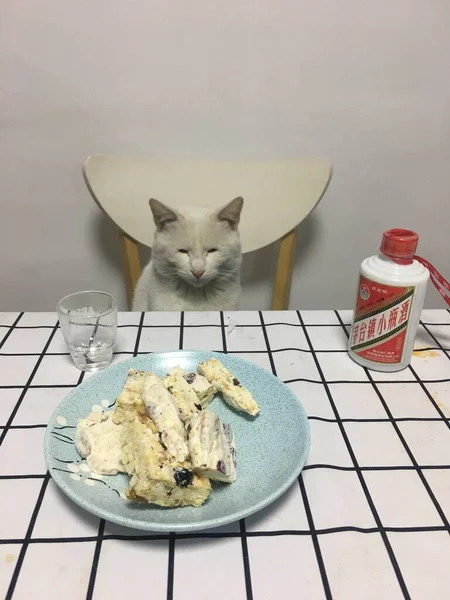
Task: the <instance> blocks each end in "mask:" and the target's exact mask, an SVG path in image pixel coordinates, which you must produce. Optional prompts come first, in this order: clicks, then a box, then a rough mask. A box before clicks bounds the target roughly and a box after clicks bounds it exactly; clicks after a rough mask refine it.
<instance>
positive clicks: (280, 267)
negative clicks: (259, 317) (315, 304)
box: [272, 229, 297, 310]
mask: <svg viewBox="0 0 450 600" xmlns="http://www.w3.org/2000/svg"><path fill="white" fill-rule="evenodd" d="M296 237H297V234H296V230H295V229H293V230H292V231H290V232H289V233H287V234H286V235H285V236H283V237H282V238H281V240H280V247H279V250H278V261H277V271H276V273H275V281H274V286H273V295H272V310H287V309H288V308H289V297H290V294H291V283H292V270H293V267H294V250H295V240H296Z"/></svg>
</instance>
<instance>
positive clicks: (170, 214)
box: [150, 198, 178, 231]
mask: <svg viewBox="0 0 450 600" xmlns="http://www.w3.org/2000/svg"><path fill="white" fill-rule="evenodd" d="M150 208H151V210H152V213H153V220H154V221H155V225H156V228H157V230H158V231H161V230H162V229H164V227H165V226H166V225H168V224H169V223H172V222H173V221H176V220H177V218H178V217H177V214H176V212H174V211H173V210H172V209H171V208H169V207H168V206H166V205H165V204H163V203H162V202H160V201H159V200H155V198H150Z"/></svg>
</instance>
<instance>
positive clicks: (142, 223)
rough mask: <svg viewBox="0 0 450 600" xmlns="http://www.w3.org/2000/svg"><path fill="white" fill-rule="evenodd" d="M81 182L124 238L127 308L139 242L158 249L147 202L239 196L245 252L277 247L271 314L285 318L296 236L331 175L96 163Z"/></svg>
mask: <svg viewBox="0 0 450 600" xmlns="http://www.w3.org/2000/svg"><path fill="white" fill-rule="evenodd" d="M83 174H84V179H85V181H86V185H87V187H88V189H89V191H90V193H91V195H92V197H93V198H94V200H95V201H96V202H97V204H98V205H99V206H100V207H101V208H102V210H103V211H104V212H106V214H108V215H109V217H110V218H111V219H112V220H113V221H114V222H115V223H116V224H117V225H118V227H119V229H120V231H121V234H120V239H121V247H122V253H123V257H124V269H125V283H126V289H127V297H128V304H129V306H130V307H131V302H132V298H133V292H134V289H135V286H136V284H137V281H138V279H139V276H140V273H141V266H140V262H139V252H138V245H137V242H139V243H141V244H143V245H145V246H148V247H151V245H152V243H153V235H154V231H155V228H154V224H153V220H152V218H151V213H150V208H149V199H150V198H156V199H158V200H161V201H162V202H164V203H166V204H168V205H169V206H172V207H174V208H175V209H176V208H182V207H183V205H184V206H186V205H200V206H206V207H217V206H220V205H221V204H226V202H228V201H230V200H232V199H233V198H235V197H236V196H242V197H243V198H244V202H245V204H244V210H243V213H242V219H241V223H240V225H239V229H240V232H241V239H242V250H243V252H251V251H253V250H257V249H259V248H263V247H264V246H267V245H268V244H270V243H272V242H275V241H276V240H280V244H279V251H278V263H277V271H276V275H275V281H274V290H273V298H272V309H273V310H282V309H285V308H288V305H289V294H290V285H291V280H292V270H293V262H294V249H295V229H296V227H297V225H298V224H299V223H300V222H301V221H302V220H303V219H304V218H305V217H306V216H307V215H308V214H309V213H310V212H311V211H312V209H313V208H314V207H315V206H316V205H317V203H318V202H319V200H320V199H321V197H322V196H323V194H324V192H325V190H326V188H327V186H328V183H329V181H330V179H331V174H332V167H331V164H330V162H329V161H328V160H326V159H323V158H316V159H311V158H308V159H291V160H280V161H270V162H245V161H244V162H227V161H216V162H213V161H191V160H177V161H175V160H161V159H154V158H125V157H119V156H108V155H94V156H90V157H89V158H88V159H87V160H86V162H85V164H84V167H83Z"/></svg>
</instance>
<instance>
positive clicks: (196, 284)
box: [185, 279, 211, 290]
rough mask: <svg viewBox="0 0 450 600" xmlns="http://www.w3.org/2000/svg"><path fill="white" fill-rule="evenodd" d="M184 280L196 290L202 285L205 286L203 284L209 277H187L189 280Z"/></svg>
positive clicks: (207, 281) (205, 283)
mask: <svg viewBox="0 0 450 600" xmlns="http://www.w3.org/2000/svg"><path fill="white" fill-rule="evenodd" d="M185 281H186V283H187V284H188V285H190V286H191V287H193V288H196V289H197V290H198V289H200V288H202V287H205V285H207V284H208V283H209V282H210V281H211V280H210V279H189V280H186V279H185Z"/></svg>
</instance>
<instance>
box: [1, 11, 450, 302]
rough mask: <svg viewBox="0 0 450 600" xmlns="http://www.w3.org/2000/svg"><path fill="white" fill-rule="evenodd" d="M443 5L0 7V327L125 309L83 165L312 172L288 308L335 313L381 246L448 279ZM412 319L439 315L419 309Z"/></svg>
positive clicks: (263, 276)
mask: <svg viewBox="0 0 450 600" xmlns="http://www.w3.org/2000/svg"><path fill="white" fill-rule="evenodd" d="M449 6H450V5H449V4H448V2H447V0H427V1H426V2H425V1H424V0H392V1H390V2H375V1H373V0H372V1H371V2H368V1H364V0H340V1H339V2H337V1H336V0H277V1H274V0H191V1H189V2H185V1H182V0H171V1H170V2H168V1H167V0H159V1H158V0H133V1H132V0H129V1H125V0H77V1H76V2H62V1H61V0H40V1H39V2H34V1H32V0H29V1H26V0H4V1H3V2H2V34H1V36H0V69H1V73H0V75H1V76H0V81H1V86H0V87H1V95H2V108H1V134H0V144H1V147H0V169H1V173H0V187H1V195H0V198H1V199H0V203H1V204H0V207H1V213H0V215H1V224H0V228H1V230H0V269H1V271H0V310H16V309H28V310H30V309H31V310H45V309H47V310H51V309H52V308H53V307H54V304H55V302H56V300H57V299H58V298H59V297H61V296H63V295H64V294H66V293H68V292H71V291H73V290H77V289H83V288H92V287H96V288H103V289H105V290H108V291H112V292H113V293H114V294H115V295H116V296H117V297H118V298H119V299H120V301H121V302H122V306H124V292H123V285H122V279H121V270H120V269H121V267H120V259H119V257H118V254H117V247H116V237H115V235H116V234H115V230H114V228H113V227H112V225H111V224H110V223H108V222H107V221H106V220H105V219H104V217H103V216H102V215H101V214H100V212H99V210H98V209H97V207H96V206H95V205H94V203H93V202H92V200H91V199H90V196H89V194H88V192H87V191H86V189H85V186H84V183H83V180H82V177H81V164H82V162H83V160H84V159H85V157H86V156H87V155H89V154H92V153H97V152H98V153H101V152H108V153H117V154H120V153H122V154H125V153H126V154H143V155H161V156H178V157H179V156H195V157H205V156H209V157H233V158H235V157H242V158H252V159H258V158H262V159H268V158H277V157H289V156H308V155H309V156H315V155H316V156H317V155H324V156H327V157H329V158H330V159H331V160H332V162H333V163H334V166H335V173H334V179H333V181H332V183H331V186H330V188H329V190H328V192H327V194H326V196H325V198H324V199H323V201H322V203H321V205H320V206H319V208H318V210H317V211H316V212H315V213H313V215H312V216H311V217H310V218H309V219H308V220H307V221H305V222H304V223H303V225H302V227H301V241H300V246H299V251H298V256H297V265H296V271H295V279H294V285H293V293H292V300H291V304H292V306H293V307H302V308H315V307H316V308H331V307H336V308H344V307H351V306H352V305H353V301H354V298H353V296H354V287H355V278H356V272H357V268H358V265H359V262H360V260H361V259H362V258H363V257H365V256H367V255H368V254H371V253H373V252H374V251H376V249H377V246H378V244H379V239H380V235H381V232H382V231H383V229H385V228H388V227H394V226H397V227H398V226H404V227H411V228H414V229H416V230H418V231H419V233H420V235H421V244H420V250H421V253H422V254H423V255H425V256H427V257H428V258H429V259H430V260H432V261H433V262H434V263H435V264H436V266H437V267H438V268H441V269H442V270H443V271H444V273H445V272H446V273H447V276H449V275H450V272H449V261H448V257H449V250H450V239H449V235H448V226H449V223H450V219H449V217H450V197H449V191H448V187H449V184H448V177H449V176H448V163H449V157H450V79H449V72H450V36H449V35H448V23H449V19H450V8H449ZM274 201H276V198H275V199H274ZM272 255H273V251H272V249H268V250H265V251H263V252H262V253H261V254H260V255H258V256H256V257H255V256H250V257H249V259H248V261H247V266H246V270H245V279H246V281H247V285H246V289H245V294H244V299H243V306H244V307H258V308H260V307H264V306H268V303H269V298H270V265H272V267H273V261H271V258H272ZM268 265H269V266H268ZM427 302H428V306H430V307H434V306H435V307H438V306H442V299H441V298H440V297H439V296H438V294H437V293H436V292H435V291H434V290H430V292H429V294H428V300H427Z"/></svg>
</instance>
